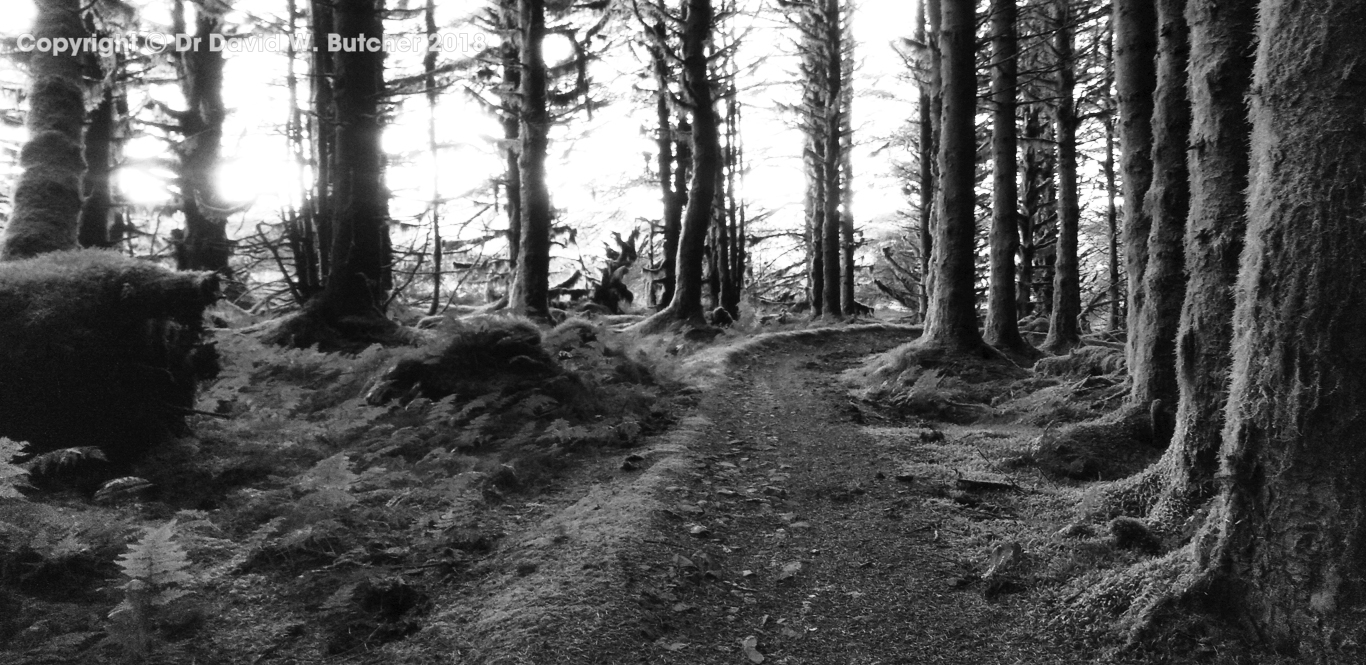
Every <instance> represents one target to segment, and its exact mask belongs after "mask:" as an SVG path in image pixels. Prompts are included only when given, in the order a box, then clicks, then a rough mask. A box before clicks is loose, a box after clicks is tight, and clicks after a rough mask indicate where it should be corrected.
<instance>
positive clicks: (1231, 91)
mask: <svg viewBox="0 0 1366 665" xmlns="http://www.w3.org/2000/svg"><path fill="white" fill-rule="evenodd" d="M1256 16H1257V2H1256V0H1238V1H1237V2H1235V3H1230V2H1229V0H1191V1H1190V2H1189V4H1188V6H1187V7H1186V19H1187V22H1188V24H1189V26H1190V44H1191V52H1190V81H1189V85H1190V98H1191V102H1192V107H1191V133H1190V144H1191V145H1194V146H1199V149H1197V150H1192V151H1191V152H1190V195H1191V196H1190V216H1189V217H1188V218H1187V227H1186V260H1187V270H1188V272H1189V275H1190V277H1189V281H1188V282H1187V283H1186V296H1185V302H1184V304H1183V306H1182V309H1181V328H1180V332H1179V333H1178V336H1177V345H1176V353H1177V363H1176V364H1177V380H1178V383H1179V386H1180V401H1179V403H1178V409H1177V412H1176V432H1175V436H1174V437H1173V439H1172V442H1171V445H1170V446H1168V448H1167V452H1166V454H1165V455H1164V456H1163V459H1162V460H1161V461H1160V462H1159V463H1158V464H1157V465H1155V466H1154V467H1153V470H1152V471H1153V472H1154V473H1158V474H1161V479H1160V480H1159V482H1160V488H1159V490H1158V492H1157V494H1156V496H1155V497H1154V500H1155V505H1154V506H1153V507H1152V508H1151V510H1150V511H1149V512H1148V521H1149V522H1150V523H1151V524H1153V525H1154V526H1155V528H1156V530H1157V531H1159V532H1164V533H1165V532H1171V531H1173V530H1175V529H1176V528H1178V527H1180V526H1181V524H1182V523H1183V522H1184V521H1185V520H1186V518H1187V517H1189V516H1190V513H1191V512H1192V511H1193V510H1194V509H1195V508H1197V507H1198V506H1199V505H1200V504H1201V503H1203V502H1204V501H1205V500H1206V499H1208V498H1209V497H1210V495H1211V493H1212V492H1213V488H1214V487H1213V486H1214V476H1215V472H1216V471H1217V470H1218V466H1219V459H1218V452H1219V445H1220V443H1221V436H1222V432H1223V427H1224V404H1225V402H1226V401H1227V396H1228V374H1229V357H1230V343H1231V340H1232V334H1233V289H1234V285H1235V283H1236V281H1237V277H1238V258H1239V255H1240V254H1241V253H1242V249H1243V236H1244V234H1245V233H1246V231H1247V219H1246V217H1245V213H1246V198H1245V196H1244V192H1246V191H1247V184H1248V152H1247V146H1248V143H1249V140H1250V136H1251V128H1250V127H1249V125H1248V117H1247V107H1246V104H1245V101H1244V100H1245V99H1246V98H1247V93H1248V87H1249V85H1250V84H1251V82H1252V65H1253V58H1252V54H1253V50H1254V44H1255V42H1254V36H1255V33H1256Z"/></svg>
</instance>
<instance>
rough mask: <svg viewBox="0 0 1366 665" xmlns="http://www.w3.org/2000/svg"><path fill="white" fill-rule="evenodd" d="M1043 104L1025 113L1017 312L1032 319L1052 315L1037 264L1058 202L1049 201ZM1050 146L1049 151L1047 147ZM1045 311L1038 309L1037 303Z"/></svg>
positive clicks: (1047, 140)
mask: <svg viewBox="0 0 1366 665" xmlns="http://www.w3.org/2000/svg"><path fill="white" fill-rule="evenodd" d="M1043 111H1044V109H1043V104H1042V103H1040V102H1031V103H1028V104H1026V105H1025V111H1024V145H1025V149H1024V159H1023V165H1024V168H1023V173H1022V174H1021V180H1022V181H1023V183H1024V187H1023V191H1021V192H1020V194H1019V195H1020V215H1019V227H1020V233H1019V238H1020V249H1019V256H1020V274H1019V280H1018V286H1017V287H1016V291H1017V293H1016V294H1015V296H1016V299H1017V300H1016V312H1017V313H1018V315H1020V316H1029V315H1032V314H1035V313H1036V312H1038V311H1044V312H1046V311H1048V309H1049V307H1051V301H1049V300H1048V299H1046V298H1044V297H1043V290H1042V289H1038V288H1036V280H1037V277H1036V274H1035V267H1036V266H1035V264H1036V263H1037V262H1038V259H1039V252H1040V250H1041V249H1042V248H1041V247H1040V237H1039V236H1040V233H1039V230H1040V229H1042V228H1044V227H1046V226H1051V224H1050V223H1049V219H1048V217H1049V215H1050V208H1053V207H1054V206H1053V205H1052V204H1053V202H1054V199H1051V198H1049V196H1048V195H1049V192H1051V191H1052V184H1053V163H1054V161H1056V160H1055V159H1054V154H1053V153H1054V151H1053V149H1052V146H1051V145H1049V144H1051V143H1052V140H1051V138H1052V137H1051V136H1049V135H1048V131H1047V130H1048V128H1047V127H1046V126H1045V124H1044V118H1043ZM1046 145H1047V147H1045V146H1046ZM1036 292H1037V293H1036ZM1036 302H1037V303H1038V304H1039V305H1041V307H1035V303H1036Z"/></svg>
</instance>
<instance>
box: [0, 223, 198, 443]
mask: <svg viewBox="0 0 1366 665" xmlns="http://www.w3.org/2000/svg"><path fill="white" fill-rule="evenodd" d="M217 298H218V280H217V278H216V277H214V276H213V275H211V274H208V273H189V272H173V271H170V270H167V269H165V268H162V267H159V266H157V265H154V264H151V263H147V262H145V261H138V260H134V259H130V258H127V257H124V256H121V255H119V254H117V253H114V252H106V251H98V250H84V251H71V252H56V253H52V254H45V255H43V256H40V257H38V258H33V259H26V260H22V261H13V262H7V263H0V435H3V436H7V437H9V438H11V439H16V440H22V441H28V442H29V443H30V444H31V447H30V450H32V451H34V452H44V451H48V450H54V449H58V448H67V447H74V446H98V447H100V448H101V449H103V450H104V452H105V454H106V455H107V456H108V457H109V458H110V460H111V461H114V462H119V461H126V460H130V459H132V458H134V457H137V456H138V455H140V454H141V453H143V452H145V451H146V450H147V449H148V448H149V447H150V446H152V445H155V444H156V443H157V442H159V441H161V440H164V439H165V437H166V436H168V435H170V434H173V433H175V432H177V431H179V430H182V429H183V428H184V418H185V416H186V415H187V414H188V413H189V412H190V409H192V408H193V406H194V396H195V385H196V382H197V381H199V380H200V379H202V378H207V377H211V376H213V374H214V373H215V372H216V370H217V356H216V354H215V352H214V349H213V346H212V345H211V344H206V343H205V342H204V338H203V332H204V327H203V313H204V309H205V308H206V307H208V306H209V305H210V304H212V303H213V302H214V301H215V300H217Z"/></svg>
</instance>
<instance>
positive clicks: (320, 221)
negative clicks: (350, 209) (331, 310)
mask: <svg viewBox="0 0 1366 665" xmlns="http://www.w3.org/2000/svg"><path fill="white" fill-rule="evenodd" d="M309 13H310V15H311V17H312V21H313V25H312V26H311V29H312V32H313V43H314V44H326V43H327V35H328V33H330V32H332V29H333V25H335V19H334V18H333V15H332V3H331V2H330V1H329V0H311V2H310V3H309ZM335 74H336V62H335V58H334V57H333V55H332V54H331V53H329V52H328V51H327V50H326V49H317V50H315V51H313V56H312V72H311V76H310V80H311V82H312V90H311V91H310V92H311V95H312V98H313V99H312V102H313V121H312V133H313V179H314V192H313V197H312V202H311V204H310V206H309V208H310V215H311V216H312V218H313V223H314V225H315V226H316V228H317V231H318V248H319V252H318V270H319V274H320V275H324V276H326V275H330V274H332V246H333V240H334V235H335V234H334V233H333V227H335V226H336V223H335V215H334V213H335V211H336V206H335V204H334V198H333V191H332V187H333V184H334V183H335V182H336V176H335V173H336V146H335V144H336V141H337V117H336V116H337V105H336V99H335V97H334V95H333V92H332V79H333V76H334V75H335ZM323 281H324V282H325V281H326V279H325V278H324V280H323Z"/></svg>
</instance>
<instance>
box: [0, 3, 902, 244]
mask: <svg viewBox="0 0 1366 665" xmlns="http://www.w3.org/2000/svg"><path fill="white" fill-rule="evenodd" d="M758 1H759V0H741V2H742V4H749V5H752V4H755V3H757V2H758ZM135 4H142V5H145V6H146V9H145V10H144V12H143V17H144V20H145V21H148V22H150V23H153V24H160V25H161V26H164V27H163V29H166V30H169V20H170V19H169V15H168V10H167V6H168V5H169V3H165V2H152V1H148V0H144V1H143V2H140V3H135ZM7 5H8V6H7V8H6V9H7V11H6V16H7V18H6V20H4V22H3V24H0V33H8V34H18V33H21V32H23V31H24V30H25V29H26V28H25V27H24V26H29V25H31V24H32V12H33V5H32V2H31V0H7ZM280 5H281V3H279V2H278V0H237V2H235V3H234V8H235V11H234V12H233V14H232V15H231V16H230V17H229V18H230V19H238V18H239V17H243V18H244V17H246V16H249V15H257V16H273V15H274V14H275V13H276V12H278V11H279V10H280ZM909 5H910V3H906V2H904V0H862V1H861V2H860V3H859V6H858V10H857V14H856V16H855V19H854V31H855V37H856V39H857V41H858V60H859V61H860V65H859V66H860V69H859V70H858V75H857V78H856V81H855V90H856V92H857V94H858V97H857V98H856V100H855V103H854V109H853V113H854V118H855V131H856V135H857V139H856V140H857V141H858V146H857V148H856V154H855V163H854V169H855V183H856V186H855V192H854V197H855V201H854V204H853V210H854V214H855V218H856V220H858V221H859V223H860V224H863V225H868V224H869V223H870V222H871V223H872V224H873V225H874V226H875V227H879V228H883V229H886V228H889V223H890V220H891V219H892V218H893V217H894V213H895V212H896V211H897V210H898V209H902V208H904V207H905V206H906V200H905V197H904V195H903V194H902V193H901V191H900V183H898V182H896V181H895V180H894V179H893V178H892V177H891V163H892V160H893V159H896V158H901V159H904V158H905V156H904V155H898V154H894V153H895V152H896V151H895V150H890V151H889V150H881V151H879V150H878V148H879V147H881V146H883V144H884V143H885V139H886V137H887V136H889V135H890V134H891V133H893V132H894V131H896V130H897V129H898V127H900V126H902V125H903V124H904V123H905V122H906V120H907V119H909V118H911V117H913V114H914V103H913V101H912V100H913V99H914V94H913V93H912V90H911V87H910V85H909V84H908V83H907V82H906V81H904V80H899V79H898V77H897V75H898V74H899V73H900V72H901V71H902V70H903V69H904V67H903V65H902V64H901V62H900V59H899V58H898V57H897V55H896V54H895V52H894V51H893V50H892V48H891V46H890V44H891V42H892V41H894V40H895V39H896V38H898V37H900V36H903V35H904V34H908V33H909V31H910V30H911V28H912V26H911V25H910V22H911V17H912V14H911V11H910V10H911V7H910V6H909ZM439 11H444V12H450V11H452V10H449V9H442V10H439ZM452 18H453V17H452V16H439V17H438V21H439V22H440V23H443V24H444V23H447V22H449V21H450V20H451V19H452ZM787 39H789V37H788V36H787V35H786V34H785V32H784V31H783V30H782V29H781V28H780V27H778V25H777V24H776V23H774V22H772V21H771V20H770V21H766V22H760V23H759V24H757V25H756V27H755V28H754V30H753V32H751V33H748V34H746V36H745V39H744V40H743V43H742V47H741V50H740V53H739V60H740V62H741V63H746V62H749V61H752V60H758V59H760V58H763V57H769V58H770V59H769V61H768V62H767V64H765V65H764V66H763V67H761V68H760V69H759V70H758V71H757V72H756V77H755V79H752V80H749V81H747V82H745V81H742V83H741V87H742V90H741V97H742V103H743V104H744V105H745V109H744V116H743V117H744V126H743V127H742V134H743V140H744V142H745V148H746V151H747V155H748V157H749V159H750V162H751V163H750V171H749V172H748V173H747V175H746V178H745V183H744V191H745V195H746V197H747V199H748V200H749V201H750V202H751V204H752V206H753V208H752V211H755V212H757V211H759V210H764V209H778V210H779V211H780V212H778V213H777V214H776V215H775V216H774V218H773V220H772V225H774V226H782V227H788V228H791V229H793V230H795V229H798V228H800V226H801V203H802V196H803V187H804V183H803V176H802V173H801V148H802V141H801V138H800V135H799V134H798V133H797V131H796V130H795V129H794V128H793V124H794V122H795V121H794V119H793V118H792V117H790V115H789V114H787V113H785V112H782V111H780V110H779V109H778V108H777V103H778V102H791V101H792V100H794V99H795V98H796V95H797V88H796V83H795V76H794V72H795V71H796V62H795V61H794V60H793V59H791V58H789V57H783V56H782V55H781V54H783V53H785V52H787V51H789V50H790V47H789V45H788V43H787V41H786V40H787ZM547 49H548V51H550V53H548V56H549V57H551V58H553V57H555V50H556V49H555V48H554V45H547ZM418 57H420V56H419V55H416V54H392V55H391V56H390V58H389V61H388V66H389V67H391V68H402V69H405V70H407V71H413V70H415V69H416V67H417V66H418V65H417V63H418V62H419V61H418V60H416V58H418ZM284 63H285V57H284V55H283V54H281V53H265V52H260V53H231V54H229V55H228V64H227V73H226V84H225V85H226V89H227V92H226V95H225V97H226V100H227V104H228V106H229V113H230V114H229V118H228V121H227V126H226V128H225V136H224V160H225V161H224V163H223V165H222V167H221V170H220V183H221V186H222V192H223V194H224V195H225V196H226V197H227V198H229V199H232V200H237V201H254V202H255V203H254V206H253V208H252V211H251V212H249V213H248V215H249V216H251V217H254V218H256V219H261V218H267V219H269V218H273V217H274V214H275V213H274V212H273V211H274V210H276V209H277V208H279V207H280V206H282V205H285V204H286V203H287V202H288V201H289V200H291V197H293V196H295V192H297V191H298V183H299V180H300V178H302V177H303V174H302V172H301V171H300V170H299V169H298V168H297V167H296V166H295V165H293V164H292V163H291V159H290V157H289V154H288V152H287V147H286V144H285V139H284V137H283V136H282V134H281V130H280V127H282V126H283V124H284V121H285V119H286V117H287V115H288V112H289V111H288V97H287V94H288V93H287V90H286V89H285V88H284V86H283V85H282V84H281V83H279V81H282V80H283V73H284V66H285V64H284ZM641 70H642V65H641V63H639V62H637V61H635V60H634V59H633V58H632V57H631V55H630V53H629V51H628V50H627V49H625V48H623V49H621V50H620V51H619V52H618V53H614V54H612V55H609V56H608V57H606V58H605V59H604V60H603V61H602V63H601V64H600V66H598V68H597V69H595V70H594V71H592V72H591V73H592V75H593V76H594V77H595V80H596V82H598V83H599V84H605V85H608V86H612V87H614V88H623V87H626V88H627V89H629V86H630V85H631V84H633V83H636V82H637V81H638V80H639V74H640V72H641ZM758 79H768V80H771V81H775V82H777V84H776V85H768V86H765V87H755V84H756V83H759V82H760V80H758ZM643 85H645V86H646V87H649V86H651V85H652V83H651V82H650V81H648V80H647V81H644V82H643ZM745 88H748V89H745ZM149 94H150V95H151V96H152V97H154V98H156V99H157V100H159V101H162V102H165V103H167V104H168V105H170V106H172V107H179V106H181V105H182V104H183V101H182V99H181V97H180V92H179V90H178V89H177V88H176V87H175V86H171V85H165V86H160V87H158V88H155V89H153V90H151V91H150V92H149ZM303 97H304V99H306V98H307V91H306V90H304V91H303ZM637 98H639V96H637ZM631 99H632V97H631V96H629V95H623V96H621V97H620V101H618V102H617V103H615V104H613V105H610V106H608V107H606V108H604V109H601V110H599V111H597V112H595V114H594V117H593V119H592V120H591V121H589V120H587V119H586V118H582V117H580V118H578V119H576V120H575V122H574V127H573V131H572V132H570V131H569V128H567V127H557V128H556V130H555V132H554V133H553V134H552V144H551V154H550V160H549V163H548V164H547V171H548V176H549V185H550V190H551V193H552V197H553V199H554V204H555V206H556V207H557V208H558V209H560V210H561V214H562V217H563V218H564V219H565V221H567V222H568V223H570V224H574V225H576V226H579V227H581V228H585V227H586V228H589V229H601V230H602V231H603V232H605V231H606V230H610V229H616V230H621V231H625V230H627V229H629V228H630V227H631V226H632V225H634V224H635V222H636V219H637V218H640V217H657V215H658V214H659V212H658V209H659V203H658V193H657V190H656V189H655V188H654V186H653V185H650V184H645V185H641V186H636V187H626V188H624V189H623V188H622V185H623V183H626V182H629V181H631V180H633V179H636V180H638V179H641V177H642V176H643V175H644V174H645V172H646V168H647V160H648V159H650V157H649V156H650V155H651V154H653V150H654V145H653V140H652V139H651V136H650V132H651V131H652V124H653V105H652V104H651V105H643V104H641V105H637V104H634V103H631V101H630V100H631ZM143 101H145V100H141V99H136V100H130V103H131V104H132V105H133V106H134V108H136V107H137V105H138V104H139V103H141V102H143ZM437 118H438V121H437V123H436V127H437V140H438V142H439V143H441V144H443V145H446V146H449V148H448V149H446V150H443V151H442V152H441V154H440V157H439V158H437V159H436V160H434V159H433V158H432V156H431V154H430V152H429V151H428V150H427V133H426V132H427V108H426V103H425V99H423V98H421V97H414V98H410V99H408V100H406V101H404V102H403V106H402V107H401V108H400V109H399V111H398V113H397V115H396V117H395V118H394V122H393V123H392V124H391V125H390V126H389V128H388V129H387V130H386V132H385V137H384V143H385V148H386V150H387V151H388V152H389V153H390V155H391V157H392V158H393V160H392V162H391V165H390V168H389V172H388V183H389V185H390V189H391V190H392V192H393V195H394V199H393V202H392V204H391V212H392V214H393V217H394V218H395V220H398V221H411V220H413V219H415V218H416V217H417V216H418V215H419V214H420V213H421V212H422V211H423V210H424V209H425V207H426V201H428V200H430V198H431V197H432V188H433V173H434V171H433V169H436V171H435V174H436V180H437V181H438V184H437V186H438V188H439V192H440V196H442V197H443V198H445V199H448V200H449V201H450V202H449V203H448V204H447V206H446V211H445V213H444V218H445V219H447V220H449V221H454V222H459V221H461V220H463V219H464V218H465V217H468V216H469V214H472V211H473V210H475V209H476V208H475V202H474V201H472V200H471V199H472V194H473V193H475V192H478V191H480V190H486V189H487V183H488V181H489V179H490V178H491V177H494V176H496V175H497V174H499V173H501V171H502V168H503V162H502V158H501V157H500V155H499V154H498V151H497V149H496V146H495V144H494V143H493V140H494V139H496V138H497V137H499V136H501V134H502V130H501V127H500V126H499V125H498V123H497V122H495V121H494V120H493V119H492V118H491V117H489V116H488V115H486V114H485V113H484V112H483V111H482V109H480V108H479V107H478V106H477V105H475V104H473V103H472V102H470V101H469V100H468V99H467V98H466V97H465V96H464V95H462V94H460V93H459V92H457V91H452V92H450V93H448V94H446V95H445V96H444V98H443V100H442V102H441V104H440V106H439V107H438V109H437ZM571 138H572V140H571ZM165 150H166V146H165V144H164V143H163V142H161V141H160V140H158V139H154V138H143V139H137V140H134V141H131V142H130V143H129V144H128V145H127V146H126V148H125V153H126V156H127V157H128V158H129V159H130V160H150V159H154V158H156V157H159V156H162V155H163V154H164V152H165ZM164 175H165V174H164V173H160V174H159V173H157V172H156V170H155V169H144V170H138V169H124V170H123V171H122V172H121V178H120V180H119V185H120V187H121V189H122V190H123V192H124V193H125V195H126V196H128V197H129V198H130V199H131V200H133V201H135V202H141V203H148V204H152V203H157V202H160V201H163V200H165V198H166V192H165V188H164ZM485 196H487V195H485ZM488 214H489V215H490V217H492V213H491V212H490V213H488ZM493 223H494V224H495V225H500V224H501V219H498V220H497V221H495V222H493ZM875 230H876V229H870V231H869V232H870V235H871V234H873V233H874V232H875ZM580 246H581V247H583V248H584V251H585V253H587V254H589V255H594V254H596V253H598V252H599V251H600V249H599V245H598V243H597V242H595V241H593V238H592V237H589V238H582V237H581V238H580Z"/></svg>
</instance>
